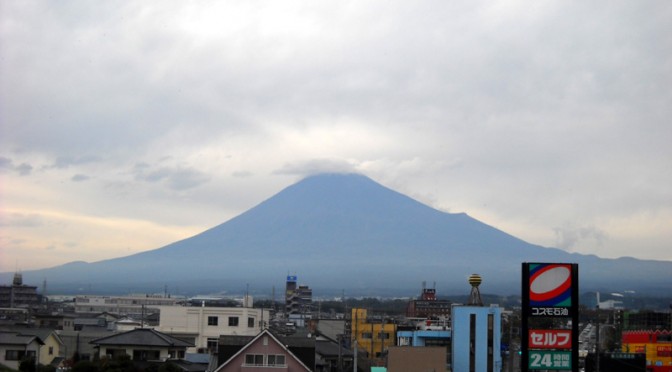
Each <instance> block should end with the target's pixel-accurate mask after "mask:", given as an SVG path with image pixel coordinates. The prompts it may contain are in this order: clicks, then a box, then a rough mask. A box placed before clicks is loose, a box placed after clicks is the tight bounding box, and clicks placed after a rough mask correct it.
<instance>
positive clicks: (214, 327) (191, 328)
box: [155, 306, 270, 352]
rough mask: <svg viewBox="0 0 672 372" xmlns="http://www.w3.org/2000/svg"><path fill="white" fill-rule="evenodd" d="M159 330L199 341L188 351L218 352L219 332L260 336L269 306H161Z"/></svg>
mask: <svg viewBox="0 0 672 372" xmlns="http://www.w3.org/2000/svg"><path fill="white" fill-rule="evenodd" d="M159 310H160V314H161V315H160V320H159V326H158V327H155V329H156V330H158V331H160V332H163V333H167V334H169V335H171V336H173V337H176V338H180V339H183V340H187V341H190V342H192V343H193V344H194V345H196V346H195V347H194V348H192V349H190V350H188V352H207V351H210V352H216V351H217V346H218V345H217V344H218V341H219V336H222V335H228V336H256V335H257V334H259V332H261V330H262V329H264V328H266V326H265V324H267V323H268V321H269V316H270V314H269V310H267V309H254V308H249V307H183V306H161V307H159Z"/></svg>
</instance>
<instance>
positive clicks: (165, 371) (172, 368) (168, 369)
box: [159, 362, 182, 372]
mask: <svg viewBox="0 0 672 372" xmlns="http://www.w3.org/2000/svg"><path fill="white" fill-rule="evenodd" d="M181 371H182V368H180V367H178V366H177V365H176V364H175V363H172V362H167V363H163V364H162V365H161V367H159V372H181Z"/></svg>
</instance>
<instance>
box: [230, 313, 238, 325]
mask: <svg viewBox="0 0 672 372" xmlns="http://www.w3.org/2000/svg"><path fill="white" fill-rule="evenodd" d="M229 327H238V317H237V316H230V317H229Z"/></svg>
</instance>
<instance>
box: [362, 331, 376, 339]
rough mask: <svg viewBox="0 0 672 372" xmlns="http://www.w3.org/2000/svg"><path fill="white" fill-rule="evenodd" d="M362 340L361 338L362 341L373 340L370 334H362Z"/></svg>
mask: <svg viewBox="0 0 672 372" xmlns="http://www.w3.org/2000/svg"><path fill="white" fill-rule="evenodd" d="M362 338H363V339H369V340H370V339H372V338H373V335H372V334H371V332H363V333H362Z"/></svg>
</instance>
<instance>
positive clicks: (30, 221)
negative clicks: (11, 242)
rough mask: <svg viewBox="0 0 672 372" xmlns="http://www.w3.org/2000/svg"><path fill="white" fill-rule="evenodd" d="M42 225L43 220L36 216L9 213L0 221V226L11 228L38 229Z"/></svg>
mask: <svg viewBox="0 0 672 372" xmlns="http://www.w3.org/2000/svg"><path fill="white" fill-rule="evenodd" d="M43 225H44V219H43V217H42V216H40V215H38V214H23V213H10V214H9V215H6V216H4V218H2V219H0V226H13V227H31V228H32V227H40V226H43Z"/></svg>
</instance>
